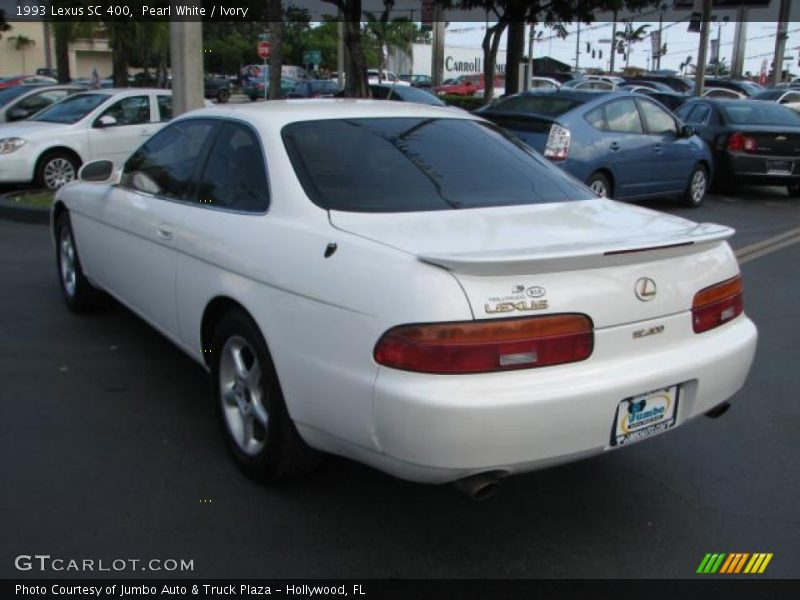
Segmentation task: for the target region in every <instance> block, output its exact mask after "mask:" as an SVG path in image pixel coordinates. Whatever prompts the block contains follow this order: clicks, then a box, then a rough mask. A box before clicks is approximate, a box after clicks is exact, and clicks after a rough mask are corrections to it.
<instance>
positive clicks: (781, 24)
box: [772, 0, 789, 85]
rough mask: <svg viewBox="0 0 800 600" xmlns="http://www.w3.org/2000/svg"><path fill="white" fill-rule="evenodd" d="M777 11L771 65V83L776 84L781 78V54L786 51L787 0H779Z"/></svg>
mask: <svg viewBox="0 0 800 600" xmlns="http://www.w3.org/2000/svg"><path fill="white" fill-rule="evenodd" d="M779 10H780V12H779V13H778V36H777V37H776V38H775V59H774V61H773V65H774V66H773V67H772V85H778V84H779V83H780V82H781V79H783V56H784V52H785V51H786V38H787V37H788V36H789V34H788V33H787V32H786V30H787V26H788V21H789V0H781V6H780V9H779Z"/></svg>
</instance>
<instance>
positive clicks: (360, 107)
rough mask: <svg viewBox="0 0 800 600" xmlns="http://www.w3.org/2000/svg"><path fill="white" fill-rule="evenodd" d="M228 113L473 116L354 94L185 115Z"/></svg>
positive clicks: (313, 117)
mask: <svg viewBox="0 0 800 600" xmlns="http://www.w3.org/2000/svg"><path fill="white" fill-rule="evenodd" d="M204 116H208V117H227V118H235V119H241V120H245V121H248V122H250V123H253V124H254V125H261V126H264V127H265V128H266V127H269V128H273V127H279V128H280V127H283V126H284V125H288V124H289V123H295V122H298V121H322V120H326V119H358V118H367V119H368V118H392V117H395V118H403V117H405V118H415V117H418V118H444V119H454V118H455V119H473V120H474V119H476V117H473V116H472V115H470V114H469V113H467V112H466V111H454V110H453V109H452V108H449V107H444V106H430V105H427V104H417V103H414V102H387V101H385V100H367V99H354V98H315V99H293V100H270V101H269V102H261V103H258V104H225V105H216V106H213V107H209V108H201V109H198V110H193V111H191V112H188V113H186V114H185V115H181V117H180V118H184V117H204Z"/></svg>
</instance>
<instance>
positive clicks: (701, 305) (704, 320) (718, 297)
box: [692, 275, 744, 333]
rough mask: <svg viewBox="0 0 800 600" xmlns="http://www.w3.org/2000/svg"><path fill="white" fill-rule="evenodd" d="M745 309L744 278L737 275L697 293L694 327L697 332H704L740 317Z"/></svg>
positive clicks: (693, 319) (693, 308)
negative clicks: (743, 295)
mask: <svg viewBox="0 0 800 600" xmlns="http://www.w3.org/2000/svg"><path fill="white" fill-rule="evenodd" d="M743 310H744V300H743V297H742V278H741V276H739V275H737V276H736V277H734V278H733V279H728V280H727V281H723V282H722V283H718V284H716V285H712V286H711V287H707V288H705V289H703V290H700V291H699V292H697V293H696V294H695V296H694V301H693V302H692V328H693V329H694V332H695V333H703V332H704V331H708V330H709V329H714V328H715V327H719V326H720V325H722V324H723V323H727V322H728V321H730V320H732V319H734V318H736V317H738V316H739V315H740V314H742V311H743Z"/></svg>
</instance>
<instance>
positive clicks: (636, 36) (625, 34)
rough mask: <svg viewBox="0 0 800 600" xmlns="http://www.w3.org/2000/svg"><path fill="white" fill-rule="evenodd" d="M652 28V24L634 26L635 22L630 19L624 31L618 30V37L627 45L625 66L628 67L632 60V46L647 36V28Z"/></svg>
mask: <svg viewBox="0 0 800 600" xmlns="http://www.w3.org/2000/svg"><path fill="white" fill-rule="evenodd" d="M649 28H650V25H639V27H637V28H635V29H634V27H633V23H631V22H630V21H628V22H627V23H625V29H623V30H622V31H618V32H617V38H619V40H620V41H621V42H622V43H623V44H624V46H625V68H626V69H627V68H628V65H629V64H630V60H631V46H632V45H633V44H636V43H638V42H641V41H642V40H644V39H645V38H646V37H647V30H648V29H649Z"/></svg>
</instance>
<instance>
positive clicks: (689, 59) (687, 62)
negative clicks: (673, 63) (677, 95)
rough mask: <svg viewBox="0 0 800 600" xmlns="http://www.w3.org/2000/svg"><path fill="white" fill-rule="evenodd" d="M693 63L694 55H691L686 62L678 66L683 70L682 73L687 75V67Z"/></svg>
mask: <svg viewBox="0 0 800 600" xmlns="http://www.w3.org/2000/svg"><path fill="white" fill-rule="evenodd" d="M690 64H692V57H691V55H689V56H688V57H687V58H686V60H685V61H684V62H682V63H681V64H680V65H678V68H679V69H680V70H681V75H686V68H687V67H688V66H689V65H690Z"/></svg>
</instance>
